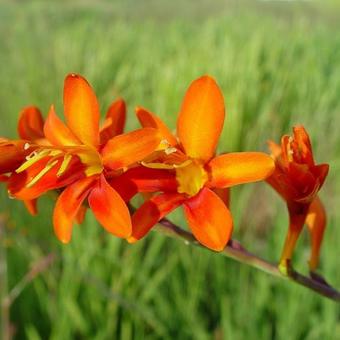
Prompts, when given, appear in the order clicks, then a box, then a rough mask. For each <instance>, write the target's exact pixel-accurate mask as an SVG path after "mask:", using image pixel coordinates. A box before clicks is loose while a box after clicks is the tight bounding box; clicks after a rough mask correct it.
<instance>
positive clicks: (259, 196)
mask: <svg viewBox="0 0 340 340" xmlns="http://www.w3.org/2000/svg"><path fill="white" fill-rule="evenodd" d="M336 9H338V7H337V4H336V2H334V3H329V4H327V6H325V5H324V6H323V7H322V8H321V7H316V5H313V4H312V3H305V2H304V3H299V2H279V3H272V2H266V1H265V2H255V1H253V2H244V3H243V2H239V1H216V2H214V4H213V5H211V2H210V1H208V0H200V1H191V2H189V1H188V2H186V4H185V5H184V4H183V2H180V1H179V0H178V1H174V2H166V1H141V2H137V1H133V0H129V1H125V2H118V1H115V2H114V1H98V2H86V1H79V2H73V3H71V4H70V3H69V2H67V1H60V2H58V3H57V2H19V1H18V2H12V1H11V2H10V1H7V2H6V1H5V2H0V73H1V77H0V89H1V90H0V117H1V125H0V135H5V136H12V137H14V136H15V135H16V120H17V116H18V112H19V111H20V109H21V108H22V107H23V106H26V105H28V104H36V105H38V106H39V107H41V108H42V110H43V112H44V113H46V112H47V110H48V107H49V105H50V104H51V103H55V104H56V106H57V109H58V112H59V115H61V112H62V111H61V108H62V102H61V101H62V83H63V78H64V76H65V75H66V74H67V73H69V72H79V73H81V74H83V75H84V76H85V77H86V78H87V79H88V80H89V81H90V83H91V84H92V85H93V87H94V88H95V91H96V93H97V94H98V97H99V100H100V103H101V107H102V112H103V113H104V112H105V109H106V108H107V106H108V105H109V103H110V102H111V101H112V100H114V99H115V98H116V97H117V96H122V97H124V98H125V99H126V100H127V102H128V107H129V121H128V128H135V127H137V123H136V120H135V118H134V115H133V108H134V107H135V106H136V105H138V104H140V105H144V106H145V107H147V108H149V109H151V110H152V111H154V112H157V113H158V114H159V115H160V116H161V117H162V118H163V119H164V120H165V121H166V122H167V123H168V124H170V126H172V127H174V126H175V122H176V112H178V108H179V105H180V102H181V99H182V96H183V94H184V91H185V89H186V88H187V86H188V84H189V83H190V82H191V81H192V80H193V79H195V78H196V77H198V76H200V75H202V74H206V73H209V74H211V75H213V76H214V77H215V78H216V79H217V81H218V83H219V84H220V85H221V87H222V90H223V93H224V95H225V100H226V105H227V111H228V116H227V121H226V124H225V128H224V130H223V135H222V138H221V141H220V146H219V148H220V151H247V150H266V146H265V142H266V140H267V139H274V140H278V139H279V137H280V135H281V134H282V133H288V132H290V130H291V127H292V125H294V124H297V123H302V124H304V125H305V126H306V128H307V129H308V131H309V132H310V135H311V138H312V142H313V147H314V152H315V155H316V159H317V161H318V162H320V163H321V162H328V163H330V166H331V172H330V175H329V178H328V179H327V183H326V184H325V187H324V189H323V190H322V193H321V196H322V199H323V200H324V202H325V204H326V206H327V211H328V214H329V224H328V230H327V233H326V239H325V244H324V248H323V251H322V262H321V268H320V271H321V272H322V273H323V274H324V275H325V276H326V277H327V278H328V280H329V281H330V283H331V284H334V285H335V286H337V287H340V271H339V242H340V229H339V224H340V213H339V209H338V205H339V199H338V198H337V195H338V194H337V192H338V191H339V189H340V175H339V173H340V172H339V170H340V163H339V159H340V158H339V157H340V134H339V126H340V125H339V124H340V99H339V98H340V97H339V95H340V63H339V60H340V30H339V28H340V27H339V24H338V23H339V22H340V20H339V19H340V16H339V15H338V14H337V11H336ZM232 194H233V198H232V212H233V215H234V219H235V234H234V237H235V238H236V239H238V240H240V241H241V242H242V244H244V246H246V247H247V248H249V250H251V251H254V252H256V253H257V254H259V255H261V256H263V257H265V258H267V259H270V260H272V261H276V260H277V259H278V257H279V254H280V251H281V247H282V243H283V240H284V235H285V232H286V225H287V214H286V211H285V206H284V204H283V202H282V201H281V200H280V199H279V198H277V197H276V195H275V194H274V193H272V191H271V190H270V188H268V187H267V186H266V184H264V183H259V184H253V185H248V186H243V187H238V188H235V190H233V192H232ZM0 199H1V200H0V204H1V212H2V214H3V215H5V216H6V217H7V218H8V222H7V228H6V235H5V237H3V238H2V239H1V240H0V242H1V244H2V246H4V250H5V253H2V256H4V254H5V255H6V256H7V265H8V288H9V289H10V288H12V287H13V286H14V285H15V284H16V283H17V282H18V281H19V280H20V279H21V278H22V276H23V275H24V274H25V273H26V272H27V271H28V270H29V269H30V266H31V265H32V263H34V262H35V261H37V260H38V259H40V258H41V257H44V256H47V255H48V254H49V253H51V252H54V253H56V254H57V260H56V261H55V262H54V263H53V265H52V266H50V267H49V268H48V270H45V271H44V272H43V273H42V274H41V275H40V276H38V277H37V278H36V279H34V281H33V282H32V283H31V284H29V285H28V286H27V287H26V288H25V289H24V291H23V292H22V294H20V296H19V297H18V298H17V299H16V301H15V302H14V304H13V306H12V308H11V322H12V325H13V330H14V331H15V334H16V338H17V339H26V338H27V339H31V340H36V339H48V338H50V339H58V340H59V339H63V340H64V339H124V340H125V339H131V338H134V339H142V338H148V339H159V338H162V339H170V338H171V339H174V338H176V339H218V340H219V339H233V340H234V339H236V340H237V339H287V337H288V338H289V339H321V338H324V339H339V338H340V311H339V306H338V305H336V304H335V303H333V302H331V301H328V300H326V299H324V298H322V297H319V296H317V295H315V294H313V293H311V292H309V291H307V290H305V289H303V288H301V287H298V286H295V285H293V284H290V283H288V282H281V281H279V280H277V279H275V278H272V277H270V276H268V275H267V274H265V273H262V272H259V271H256V270H255V269H251V268H247V267H245V266H242V265H240V264H238V263H235V262H233V261H232V260H229V259H226V258H223V257H221V256H218V255H215V254H213V253H211V252H209V251H206V250H201V249H195V248H192V247H189V246H187V245H185V244H184V243H183V244H182V243H180V242H178V241H175V240H171V239H168V238H166V237H165V236H162V235H158V234H156V233H151V235H149V236H148V237H147V238H146V239H144V240H143V241H140V242H139V243H137V244H136V245H133V246H131V245H127V244H126V243H125V242H124V241H121V240H118V239H116V238H114V237H111V236H110V235H108V234H106V233H105V232H104V231H103V230H102V229H101V228H100V227H99V226H98V224H97V222H96V221H95V220H94V218H93V216H92V215H91V213H88V214H87V217H86V221H85V223H84V224H83V225H82V226H80V227H76V228H75V230H74V237H73V241H72V243H71V244H70V245H68V246H63V245H61V244H60V243H58V242H57V241H56V239H55V237H54V235H53V231H52V226H51V211H52V208H53V202H52V200H51V199H50V198H48V197H47V198H43V199H42V200H41V201H40V206H39V207H40V215H39V217H38V218H32V217H30V216H29V215H28V213H27V212H26V211H25V209H24V208H23V206H22V205H21V204H20V203H19V202H15V201H12V200H9V199H8V197H7V195H6V193H5V190H2V191H1V197H0ZM173 219H174V220H175V221H176V222H178V223H180V224H183V222H181V221H182V216H181V213H180V212H177V213H175V214H174V215H173ZM308 241H309V240H308V235H307V234H304V235H303V237H302V238H301V239H300V241H299V247H298V250H297V252H296V254H295V255H296V256H295V258H294V261H295V263H296V266H297V267H298V268H299V269H300V270H302V271H306V268H307V265H306V263H307V260H308V256H309V244H308ZM0 255H1V254H0ZM2 260H3V259H2Z"/></svg>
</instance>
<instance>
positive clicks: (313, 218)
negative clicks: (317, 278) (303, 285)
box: [306, 196, 327, 271]
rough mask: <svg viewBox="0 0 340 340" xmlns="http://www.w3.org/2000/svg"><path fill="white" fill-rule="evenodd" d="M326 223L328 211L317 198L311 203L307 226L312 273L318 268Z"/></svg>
mask: <svg viewBox="0 0 340 340" xmlns="http://www.w3.org/2000/svg"><path fill="white" fill-rule="evenodd" d="M326 223H327V217H326V211H325V208H324V206H323V204H322V202H321V200H320V198H319V197H318V196H317V197H316V198H315V199H314V200H313V202H312V203H311V205H310V207H309V210H308V213H307V217H306V224H307V226H308V229H309V232H310V235H311V244H312V252H311V258H310V261H309V266H310V269H311V270H312V271H314V270H315V269H316V268H317V266H318V263H319V256H320V248H321V244H322V240H323V236H324V232H325V228H326Z"/></svg>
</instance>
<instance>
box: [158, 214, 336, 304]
mask: <svg viewBox="0 0 340 340" xmlns="http://www.w3.org/2000/svg"><path fill="white" fill-rule="evenodd" d="M156 230H158V231H159V232H161V233H163V234H165V235H167V236H170V237H173V238H177V239H179V240H182V241H184V242H186V243H188V244H192V245H196V246H198V247H202V248H204V249H206V248H205V247H203V246H202V245H200V244H199V243H198V242H197V241H196V239H195V238H194V236H193V235H192V234H191V233H189V232H187V231H185V230H183V229H182V228H180V227H178V226H177V225H175V224H173V223H172V222H171V221H169V220H168V219H162V220H161V221H160V222H159V224H158V225H157V227H156ZM220 254H222V255H224V256H226V257H229V258H232V259H234V260H236V261H238V262H241V263H244V264H247V265H249V266H251V267H254V268H257V269H260V270H262V271H264V272H266V273H268V274H270V275H273V276H276V277H279V278H281V279H285V280H287V279H288V280H290V281H293V282H295V283H297V284H299V285H301V286H304V287H306V288H308V289H310V290H313V291H314V292H316V293H317V294H319V295H322V296H325V297H327V298H329V299H331V300H333V301H336V302H340V292H339V291H337V290H336V289H334V288H333V287H331V286H329V285H328V284H327V283H326V282H325V281H322V280H318V279H317V278H310V277H307V276H304V275H302V274H300V273H298V272H296V271H295V270H293V268H292V267H290V269H289V271H288V272H287V274H286V275H285V274H283V273H281V272H280V270H279V269H278V266H277V265H275V264H273V263H270V262H268V261H266V260H264V259H262V258H260V257H258V256H256V255H254V254H252V253H250V252H248V251H247V250H246V249H244V248H243V247H242V246H241V245H240V244H239V243H238V242H237V241H234V240H231V241H230V242H229V243H228V245H227V246H226V247H225V248H224V250H222V251H221V252H220Z"/></svg>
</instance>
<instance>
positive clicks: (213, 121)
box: [177, 76, 225, 161]
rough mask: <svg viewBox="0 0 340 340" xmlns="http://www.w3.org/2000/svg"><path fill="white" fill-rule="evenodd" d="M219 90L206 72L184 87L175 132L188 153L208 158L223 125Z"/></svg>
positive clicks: (223, 109) (213, 152)
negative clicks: (184, 90) (185, 88)
mask: <svg viewBox="0 0 340 340" xmlns="http://www.w3.org/2000/svg"><path fill="white" fill-rule="evenodd" d="M224 119H225V106H224V98H223V94H222V91H221V89H220V87H219V86H218V84H217V83H216V81H215V80H214V79H213V78H212V77H210V76H202V77H201V78H198V79H196V80H194V81H193V82H192V83H191V84H190V86H189V88H188V89H187V91H186V93H185V95H184V99H183V101H182V105H181V109H180V114H179V117H178V120H177V135H178V138H179V140H180V141H181V143H182V145H183V148H184V150H185V152H186V154H187V155H188V156H189V157H192V158H196V159H201V160H204V161H208V160H209V159H211V158H212V157H213V155H214V154H215V151H216V147H217V143H218V139H219V137H220V134H221V132H222V129H223V124H224Z"/></svg>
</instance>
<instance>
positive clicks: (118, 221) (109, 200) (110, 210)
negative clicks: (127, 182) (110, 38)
mask: <svg viewBox="0 0 340 340" xmlns="http://www.w3.org/2000/svg"><path fill="white" fill-rule="evenodd" d="M89 205H90V207H91V209H92V211H93V213H94V215H95V216H96V218H97V220H98V221H99V223H100V224H101V225H102V226H103V227H104V228H105V229H106V230H107V231H108V232H109V233H111V234H114V235H116V236H118V237H123V238H126V237H129V236H130V235H131V229H132V228H131V218H130V213H129V209H128V208H127V206H126V204H125V202H124V201H123V199H122V198H121V197H120V195H119V194H118V193H117V192H116V191H115V190H114V189H113V188H112V187H111V186H110V185H109V184H108V183H107V182H106V180H105V177H104V176H101V178H100V181H99V182H98V184H97V185H96V186H95V187H94V188H93V190H92V191H91V193H90V195H89Z"/></svg>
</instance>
